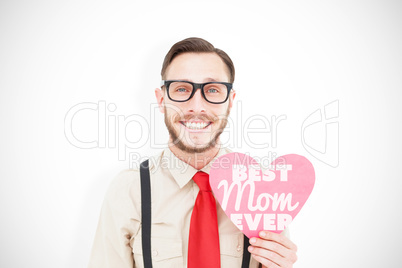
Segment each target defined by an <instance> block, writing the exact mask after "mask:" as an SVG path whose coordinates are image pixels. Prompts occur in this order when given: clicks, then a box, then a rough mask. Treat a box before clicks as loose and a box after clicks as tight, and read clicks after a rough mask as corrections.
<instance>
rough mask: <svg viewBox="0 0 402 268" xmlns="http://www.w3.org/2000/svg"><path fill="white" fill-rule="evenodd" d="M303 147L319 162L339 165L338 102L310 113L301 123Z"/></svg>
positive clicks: (334, 165) (333, 165)
mask: <svg viewBox="0 0 402 268" xmlns="http://www.w3.org/2000/svg"><path fill="white" fill-rule="evenodd" d="M301 142H302V144H303V147H304V148H305V149H306V151H307V152H309V153H310V154H311V155H312V156H314V157H315V158H316V159H318V160H319V161H321V162H323V163H325V164H327V165H329V166H331V167H334V168H335V167H338V165H339V100H335V101H332V102H330V103H328V104H327V105H325V106H324V107H323V108H321V109H317V110H316V111H314V112H313V113H311V114H310V115H309V116H308V117H307V118H306V119H305V120H304V121H303V123H302V127H301Z"/></svg>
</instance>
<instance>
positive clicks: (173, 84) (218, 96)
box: [162, 80, 233, 104]
mask: <svg viewBox="0 0 402 268" xmlns="http://www.w3.org/2000/svg"><path fill="white" fill-rule="evenodd" d="M162 86H165V87H166V90H167V93H168V97H169V99H171V100H172V101H178V102H185V101H188V100H189V99H191V98H192V97H193V96H194V94H195V92H196V90H197V89H201V94H202V96H203V97H204V99H205V100H206V101H207V102H210V103H214V104H221V103H224V102H226V101H227V100H228V98H229V93H230V90H231V89H232V87H233V84H232V83H225V82H208V83H202V84H198V83H193V82H189V81H183V80H166V81H165V80H162Z"/></svg>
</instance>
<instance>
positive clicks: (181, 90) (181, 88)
mask: <svg viewBox="0 0 402 268" xmlns="http://www.w3.org/2000/svg"><path fill="white" fill-rule="evenodd" d="M176 91H177V92H186V91H188V90H187V89H185V88H184V87H179V88H176Z"/></svg>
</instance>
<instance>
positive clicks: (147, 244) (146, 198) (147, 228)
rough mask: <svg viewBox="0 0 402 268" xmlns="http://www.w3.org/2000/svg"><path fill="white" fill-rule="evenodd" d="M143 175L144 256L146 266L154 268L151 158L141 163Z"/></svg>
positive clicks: (146, 267) (142, 220)
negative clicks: (152, 256) (152, 254)
mask: <svg viewBox="0 0 402 268" xmlns="http://www.w3.org/2000/svg"><path fill="white" fill-rule="evenodd" d="M140 176H141V222H142V256H143V258H144V267H145V268H152V258H151V180H150V179H151V178H150V176H149V160H146V161H144V162H142V163H141V165H140Z"/></svg>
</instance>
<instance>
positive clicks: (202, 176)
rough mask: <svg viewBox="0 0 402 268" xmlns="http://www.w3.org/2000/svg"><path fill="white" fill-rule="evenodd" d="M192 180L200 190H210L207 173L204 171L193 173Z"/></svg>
mask: <svg viewBox="0 0 402 268" xmlns="http://www.w3.org/2000/svg"><path fill="white" fill-rule="evenodd" d="M193 180H194V182H195V183H197V185H198V187H199V188H200V191H207V192H211V191H212V190H211V186H210V185H209V175H208V174H207V173H205V172H202V171H198V172H197V173H195V175H194V177H193Z"/></svg>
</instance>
